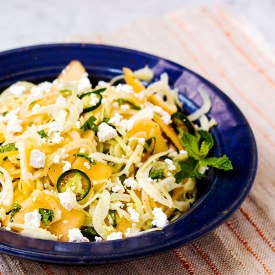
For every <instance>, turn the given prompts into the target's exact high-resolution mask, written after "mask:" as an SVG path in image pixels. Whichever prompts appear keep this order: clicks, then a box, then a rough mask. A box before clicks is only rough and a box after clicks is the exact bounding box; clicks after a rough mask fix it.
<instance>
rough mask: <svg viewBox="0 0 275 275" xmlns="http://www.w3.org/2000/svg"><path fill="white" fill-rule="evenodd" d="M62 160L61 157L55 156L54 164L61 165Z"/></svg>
mask: <svg viewBox="0 0 275 275" xmlns="http://www.w3.org/2000/svg"><path fill="white" fill-rule="evenodd" d="M60 159H61V157H60V156H59V155H54V158H53V163H59V162H60Z"/></svg>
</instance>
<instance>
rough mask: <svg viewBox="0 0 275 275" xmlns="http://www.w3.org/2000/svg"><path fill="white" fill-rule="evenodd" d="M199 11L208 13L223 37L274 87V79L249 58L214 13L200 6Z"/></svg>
mask: <svg viewBox="0 0 275 275" xmlns="http://www.w3.org/2000/svg"><path fill="white" fill-rule="evenodd" d="M201 11H202V12H203V13H205V14H207V15H208V17H209V18H210V19H212V21H213V22H214V23H215V25H216V26H217V27H218V28H219V29H220V30H221V31H222V33H223V34H224V35H225V37H226V38H227V39H228V40H229V41H230V42H231V44H232V45H233V46H234V47H235V48H236V49H237V50H238V51H239V53H240V55H241V56H242V57H243V58H244V59H245V60H246V61H247V62H248V63H249V64H250V65H251V66H252V67H253V68H254V69H255V70H256V71H257V72H258V73H259V74H260V75H262V76H263V77H264V78H265V79H266V80H267V81H268V82H269V83H270V84H271V85H272V87H275V81H273V79H271V78H270V77H269V76H268V75H267V74H266V72H265V70H264V69H263V68H261V67H260V66H258V65H257V64H256V63H255V62H254V61H253V59H251V58H250V57H249V56H248V55H247V54H246V52H245V51H244V50H243V49H242V47H241V46H240V45H239V44H238V43H237V41H236V40H235V39H234V38H233V36H232V35H231V33H230V32H228V31H227V30H226V29H224V27H223V25H222V24H221V23H220V22H219V21H218V20H217V19H216V17H214V15H213V14H212V13H211V12H209V11H208V10H207V9H205V8H202V9H201Z"/></svg>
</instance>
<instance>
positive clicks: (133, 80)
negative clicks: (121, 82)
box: [123, 68, 145, 93]
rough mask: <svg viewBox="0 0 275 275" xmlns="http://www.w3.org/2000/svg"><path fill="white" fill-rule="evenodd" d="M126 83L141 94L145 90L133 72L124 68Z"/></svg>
mask: <svg viewBox="0 0 275 275" xmlns="http://www.w3.org/2000/svg"><path fill="white" fill-rule="evenodd" d="M123 72H124V79H125V82H126V83H127V84H128V85H130V86H132V88H133V90H134V92H136V93H139V92H141V91H142V90H145V87H144V85H143V84H142V83H141V81H140V80H139V79H138V78H137V77H136V76H135V74H134V73H133V71H132V70H131V69H129V68H123Z"/></svg>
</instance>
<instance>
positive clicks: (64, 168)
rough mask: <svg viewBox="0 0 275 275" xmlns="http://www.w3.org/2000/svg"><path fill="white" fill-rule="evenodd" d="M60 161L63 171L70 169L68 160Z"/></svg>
mask: <svg viewBox="0 0 275 275" xmlns="http://www.w3.org/2000/svg"><path fill="white" fill-rule="evenodd" d="M62 163H63V164H64V166H63V167H62V171H63V172H66V171H68V170H70V169H71V167H72V165H71V163H70V162H69V161H66V160H63V161H62Z"/></svg>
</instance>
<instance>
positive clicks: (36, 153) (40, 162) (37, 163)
mask: <svg viewBox="0 0 275 275" xmlns="http://www.w3.org/2000/svg"><path fill="white" fill-rule="evenodd" d="M45 160H46V155H45V153H43V152H41V151H40V150H38V149H33V150H32V151H31V156H30V165H31V166H32V167H33V168H37V169H39V168H43V167H44V166H45Z"/></svg>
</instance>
